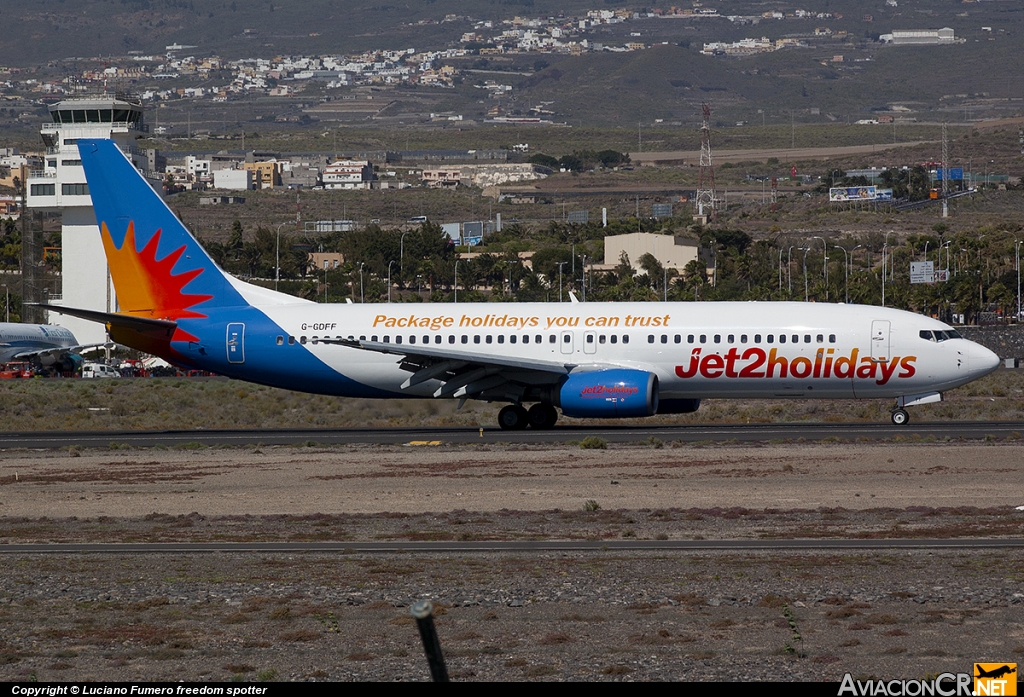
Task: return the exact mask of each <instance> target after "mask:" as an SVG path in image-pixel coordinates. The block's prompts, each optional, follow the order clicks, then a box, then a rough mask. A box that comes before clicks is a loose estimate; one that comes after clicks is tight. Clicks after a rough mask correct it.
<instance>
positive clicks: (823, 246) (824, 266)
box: [811, 236, 828, 302]
mask: <svg viewBox="0 0 1024 697" xmlns="http://www.w3.org/2000/svg"><path fill="white" fill-rule="evenodd" d="M811 239H813V240H821V254H822V259H821V267H822V269H823V272H824V275H825V302H828V244H826V242H825V238H824V237H817V236H815V237H812V238H811Z"/></svg>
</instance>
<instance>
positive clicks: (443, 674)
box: [409, 600, 449, 682]
mask: <svg viewBox="0 0 1024 697" xmlns="http://www.w3.org/2000/svg"><path fill="white" fill-rule="evenodd" d="M409 612H410V613H411V614H412V616H413V617H415V618H416V626H417V627H418V628H419V630H420V640H421V641H422V642H423V652H424V653H425V654H426V655H427V665H429V666H430V679H431V680H433V681H434V682H449V680H448V668H447V666H445V664H444V654H443V653H442V652H441V640H440V639H438V637H437V629H436V628H435V627H434V605H433V603H431V602H430V601H429V600H417V601H416V602H415V603H413V605H412V607H411V608H409Z"/></svg>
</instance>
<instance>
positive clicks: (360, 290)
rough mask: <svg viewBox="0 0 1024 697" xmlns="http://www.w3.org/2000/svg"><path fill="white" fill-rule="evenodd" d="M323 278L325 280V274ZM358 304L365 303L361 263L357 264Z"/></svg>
mask: <svg viewBox="0 0 1024 697" xmlns="http://www.w3.org/2000/svg"><path fill="white" fill-rule="evenodd" d="M324 278H325V279H326V278H327V274H326V273H325V274H324ZM359 302H361V303H364V302H366V300H365V299H364V296H363V262H359Z"/></svg>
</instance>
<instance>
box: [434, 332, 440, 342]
mask: <svg viewBox="0 0 1024 697" xmlns="http://www.w3.org/2000/svg"><path fill="white" fill-rule="evenodd" d="M434 343H435V344H440V343H441V335H440V334H438V335H437V336H435V337H434Z"/></svg>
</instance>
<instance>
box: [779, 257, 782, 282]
mask: <svg viewBox="0 0 1024 697" xmlns="http://www.w3.org/2000/svg"><path fill="white" fill-rule="evenodd" d="M779 292H780V293H781V292H782V247H779Z"/></svg>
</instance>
